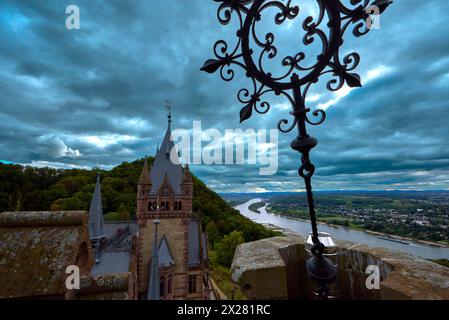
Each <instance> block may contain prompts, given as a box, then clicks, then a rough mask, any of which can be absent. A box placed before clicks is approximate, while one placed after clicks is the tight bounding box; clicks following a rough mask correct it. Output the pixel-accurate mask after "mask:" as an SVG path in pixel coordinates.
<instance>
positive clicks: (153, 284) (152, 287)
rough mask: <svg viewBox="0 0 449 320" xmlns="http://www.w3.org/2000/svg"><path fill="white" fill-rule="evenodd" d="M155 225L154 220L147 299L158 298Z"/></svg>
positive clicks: (157, 257)
mask: <svg viewBox="0 0 449 320" xmlns="http://www.w3.org/2000/svg"><path fill="white" fill-rule="evenodd" d="M157 225H158V222H157V221H155V229H154V241H153V250H152V253H151V264H150V276H149V283H148V293H147V300H160V292H159V281H160V279H159V250H158V249H159V248H158V246H157Z"/></svg>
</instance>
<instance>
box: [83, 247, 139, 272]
mask: <svg viewBox="0 0 449 320" xmlns="http://www.w3.org/2000/svg"><path fill="white" fill-rule="evenodd" d="M130 261H131V255H130V252H128V251H123V252H103V253H102V254H101V261H100V263H97V264H95V265H94V267H93V268H92V271H91V275H92V276H103V275H107V274H110V273H122V272H128V270H129V263H130Z"/></svg>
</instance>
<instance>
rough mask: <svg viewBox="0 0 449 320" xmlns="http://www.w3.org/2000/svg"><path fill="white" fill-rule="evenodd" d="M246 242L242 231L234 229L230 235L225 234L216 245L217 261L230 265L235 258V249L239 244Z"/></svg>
mask: <svg viewBox="0 0 449 320" xmlns="http://www.w3.org/2000/svg"><path fill="white" fill-rule="evenodd" d="M244 242H245V239H244V238H243V233H242V232H240V231H232V232H231V233H230V234H229V235H227V236H224V237H223V239H222V240H221V241H220V242H218V243H217V245H216V246H215V251H216V253H217V262H218V263H220V264H222V265H225V266H228V267H230V266H231V264H232V259H233V258H234V252H235V249H236V248H237V246H238V245H239V244H242V243H244Z"/></svg>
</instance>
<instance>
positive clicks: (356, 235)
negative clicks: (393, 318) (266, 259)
mask: <svg viewBox="0 0 449 320" xmlns="http://www.w3.org/2000/svg"><path fill="white" fill-rule="evenodd" d="M259 201H261V199H252V200H250V201H248V202H245V203H243V204H241V205H238V206H236V207H235V209H237V210H239V211H240V213H241V214H242V215H244V216H245V217H247V218H249V219H251V220H253V221H254V222H257V223H267V224H268V223H269V224H272V225H275V226H278V227H280V228H283V229H289V230H291V231H294V232H295V233H298V234H300V235H301V236H305V235H307V234H308V233H309V232H310V230H311V229H310V223H309V221H305V220H299V219H292V218H288V217H285V216H281V215H276V214H272V213H268V212H267V211H266V210H265V207H262V208H260V209H259V211H260V213H255V212H253V211H251V210H249V208H248V207H249V206H250V205H251V204H253V203H255V202H259ZM318 230H319V231H322V232H327V233H329V234H331V235H332V237H333V238H334V239H335V240H337V242H338V240H339V239H340V240H346V241H351V242H354V243H362V244H366V245H368V246H370V247H373V248H375V247H380V248H387V249H389V250H398V251H402V252H406V253H411V254H413V255H416V256H419V257H422V258H425V259H441V258H445V259H449V248H442V247H437V246H430V245H425V244H422V243H418V242H412V241H407V243H409V244H404V243H398V242H393V241H389V240H383V239H379V238H378V237H377V236H375V235H372V234H369V233H367V232H364V231H358V230H352V229H349V228H345V227H339V226H331V225H326V224H319V225H318Z"/></svg>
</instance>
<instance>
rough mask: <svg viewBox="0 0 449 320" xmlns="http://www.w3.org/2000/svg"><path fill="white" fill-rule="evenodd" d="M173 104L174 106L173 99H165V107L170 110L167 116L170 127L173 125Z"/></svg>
mask: <svg viewBox="0 0 449 320" xmlns="http://www.w3.org/2000/svg"><path fill="white" fill-rule="evenodd" d="M171 106H172V101H171V99H167V100H165V107H166V108H167V110H168V116H167V118H168V126H169V127H170V126H171Z"/></svg>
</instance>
